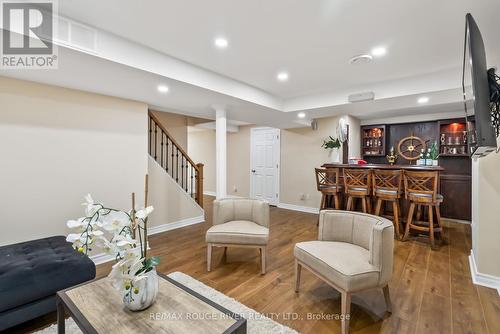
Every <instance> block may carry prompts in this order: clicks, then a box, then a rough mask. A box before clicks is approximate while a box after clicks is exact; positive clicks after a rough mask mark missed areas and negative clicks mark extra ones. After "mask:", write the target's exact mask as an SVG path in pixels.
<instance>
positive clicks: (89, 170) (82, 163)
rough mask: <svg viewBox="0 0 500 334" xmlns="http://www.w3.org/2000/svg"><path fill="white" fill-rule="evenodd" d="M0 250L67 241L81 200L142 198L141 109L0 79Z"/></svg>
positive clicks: (114, 202)
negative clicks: (23, 243) (28, 243)
mask: <svg viewBox="0 0 500 334" xmlns="http://www.w3.org/2000/svg"><path fill="white" fill-rule="evenodd" d="M0 157H1V162H0V185H1V191H0V211H1V212H2V214H1V216H2V218H1V223H0V224H1V226H2V232H1V233H0V245H5V244H10V243H14V242H19V241H25V240H31V239H35V238H41V237H47V236H52V235H61V234H65V233H67V232H68V231H67V229H66V227H65V223H66V221H67V220H68V219H70V218H76V217H81V216H82V213H83V211H82V206H81V205H80V204H81V203H82V202H83V196H84V195H85V194H87V193H89V192H90V193H92V195H93V196H94V198H96V199H98V200H100V201H103V202H104V203H106V204H107V205H109V206H112V207H117V208H123V209H129V208H130V205H131V204H130V203H131V200H130V196H131V195H130V194H131V192H136V193H137V196H138V198H143V188H144V185H143V182H144V175H145V174H146V173H147V170H148V164H147V106H146V105H145V104H143V103H138V102H133V101H128V100H122V99H117V98H111V97H107V96H102V95H96V94H89V93H84V92H80V91H75V90H71V89H64V88H59V87H54V86H47V85H40V84H35V83H31V82H27V81H19V80H13V79H8V78H5V77H0Z"/></svg>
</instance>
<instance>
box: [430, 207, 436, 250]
mask: <svg viewBox="0 0 500 334" xmlns="http://www.w3.org/2000/svg"><path fill="white" fill-rule="evenodd" d="M429 237H430V239H431V248H432V249H434V248H435V246H436V245H435V242H434V219H433V217H432V205H429Z"/></svg>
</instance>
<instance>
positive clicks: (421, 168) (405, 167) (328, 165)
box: [321, 163, 444, 172]
mask: <svg viewBox="0 0 500 334" xmlns="http://www.w3.org/2000/svg"><path fill="white" fill-rule="evenodd" d="M321 167H323V168H361V169H392V170H394V169H402V170H414V171H427V172H428V171H437V172H441V171H443V170H444V168H443V167H441V166H416V165H389V164H386V165H384V164H366V165H355V164H352V165H351V164H338V163H325V164H323V166H321Z"/></svg>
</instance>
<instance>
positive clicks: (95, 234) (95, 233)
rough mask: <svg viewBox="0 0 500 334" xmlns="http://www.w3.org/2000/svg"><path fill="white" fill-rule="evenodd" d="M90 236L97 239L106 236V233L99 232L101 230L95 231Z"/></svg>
mask: <svg viewBox="0 0 500 334" xmlns="http://www.w3.org/2000/svg"><path fill="white" fill-rule="evenodd" d="M90 234H92V235H93V236H95V237H100V236H103V235H104V232H103V231H99V230H93V231H91V232H90Z"/></svg>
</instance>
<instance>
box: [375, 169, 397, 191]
mask: <svg viewBox="0 0 500 334" xmlns="http://www.w3.org/2000/svg"><path fill="white" fill-rule="evenodd" d="M402 176H403V174H402V172H401V170H383V169H375V170H374V171H373V195H375V194H376V193H377V191H379V192H383V191H386V192H395V191H396V194H397V196H399V194H400V193H401V187H402V183H403V182H402V181H403V177H402Z"/></svg>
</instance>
